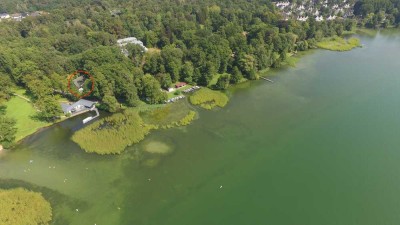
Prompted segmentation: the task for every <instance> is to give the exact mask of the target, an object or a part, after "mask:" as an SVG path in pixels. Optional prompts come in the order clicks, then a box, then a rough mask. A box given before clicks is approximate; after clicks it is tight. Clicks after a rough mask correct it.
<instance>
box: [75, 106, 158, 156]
mask: <svg viewBox="0 0 400 225" xmlns="http://www.w3.org/2000/svg"><path fill="white" fill-rule="evenodd" d="M152 128H154V127H153V126H151V125H148V124H145V123H144V122H143V120H142V118H140V116H139V114H138V112H137V111H135V110H132V109H128V110H125V111H124V112H123V113H116V114H114V115H112V116H110V117H106V118H104V119H102V120H99V121H97V122H95V123H93V124H91V125H89V126H87V127H85V128H83V129H81V130H79V131H77V132H76V133H75V134H74V135H73V136H72V140H73V141H74V142H76V143H77V144H78V145H79V146H80V147H81V148H83V149H84V150H85V151H86V152H95V153H98V154H101V155H104V154H118V153H121V152H122V151H123V150H124V149H125V148H126V147H127V146H130V145H132V144H135V143H138V142H139V141H141V140H143V139H144V137H145V136H146V135H147V134H149V133H150V130H151V129H152Z"/></svg>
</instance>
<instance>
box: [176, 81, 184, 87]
mask: <svg viewBox="0 0 400 225" xmlns="http://www.w3.org/2000/svg"><path fill="white" fill-rule="evenodd" d="M185 85H186V83H185V82H179V83H176V84H175V87H182V86H185Z"/></svg>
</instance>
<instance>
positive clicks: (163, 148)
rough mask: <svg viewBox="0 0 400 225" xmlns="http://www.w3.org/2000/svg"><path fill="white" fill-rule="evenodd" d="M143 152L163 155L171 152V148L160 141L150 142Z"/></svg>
mask: <svg viewBox="0 0 400 225" xmlns="http://www.w3.org/2000/svg"><path fill="white" fill-rule="evenodd" d="M144 151H146V152H148V153H152V154H161V155H165V154H168V153H170V152H171V151H172V149H171V147H170V146H168V145H167V144H166V143H163V142H160V141H152V142H150V143H148V144H146V145H145V146H144Z"/></svg>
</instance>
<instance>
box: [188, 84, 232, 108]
mask: <svg viewBox="0 0 400 225" xmlns="http://www.w3.org/2000/svg"><path fill="white" fill-rule="evenodd" d="M228 100H229V98H228V96H227V95H226V94H224V93H222V92H220V91H213V90H210V89H208V88H202V89H200V90H198V91H196V92H195V93H194V94H193V95H191V96H190V103H192V104H193V105H200V106H201V107H203V108H205V109H212V108H214V107H216V106H218V107H224V106H225V105H226V104H227V103H228Z"/></svg>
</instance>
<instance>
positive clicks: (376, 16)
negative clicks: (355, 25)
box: [354, 0, 400, 28]
mask: <svg viewBox="0 0 400 225" xmlns="http://www.w3.org/2000/svg"><path fill="white" fill-rule="evenodd" d="M354 14H355V15H356V16H359V17H361V18H363V20H362V24H361V25H363V26H366V27H368V28H378V27H380V25H383V27H388V26H390V25H393V24H394V25H396V26H398V25H399V23H400V1H399V0H360V1H357V2H356V3H355V5H354Z"/></svg>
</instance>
